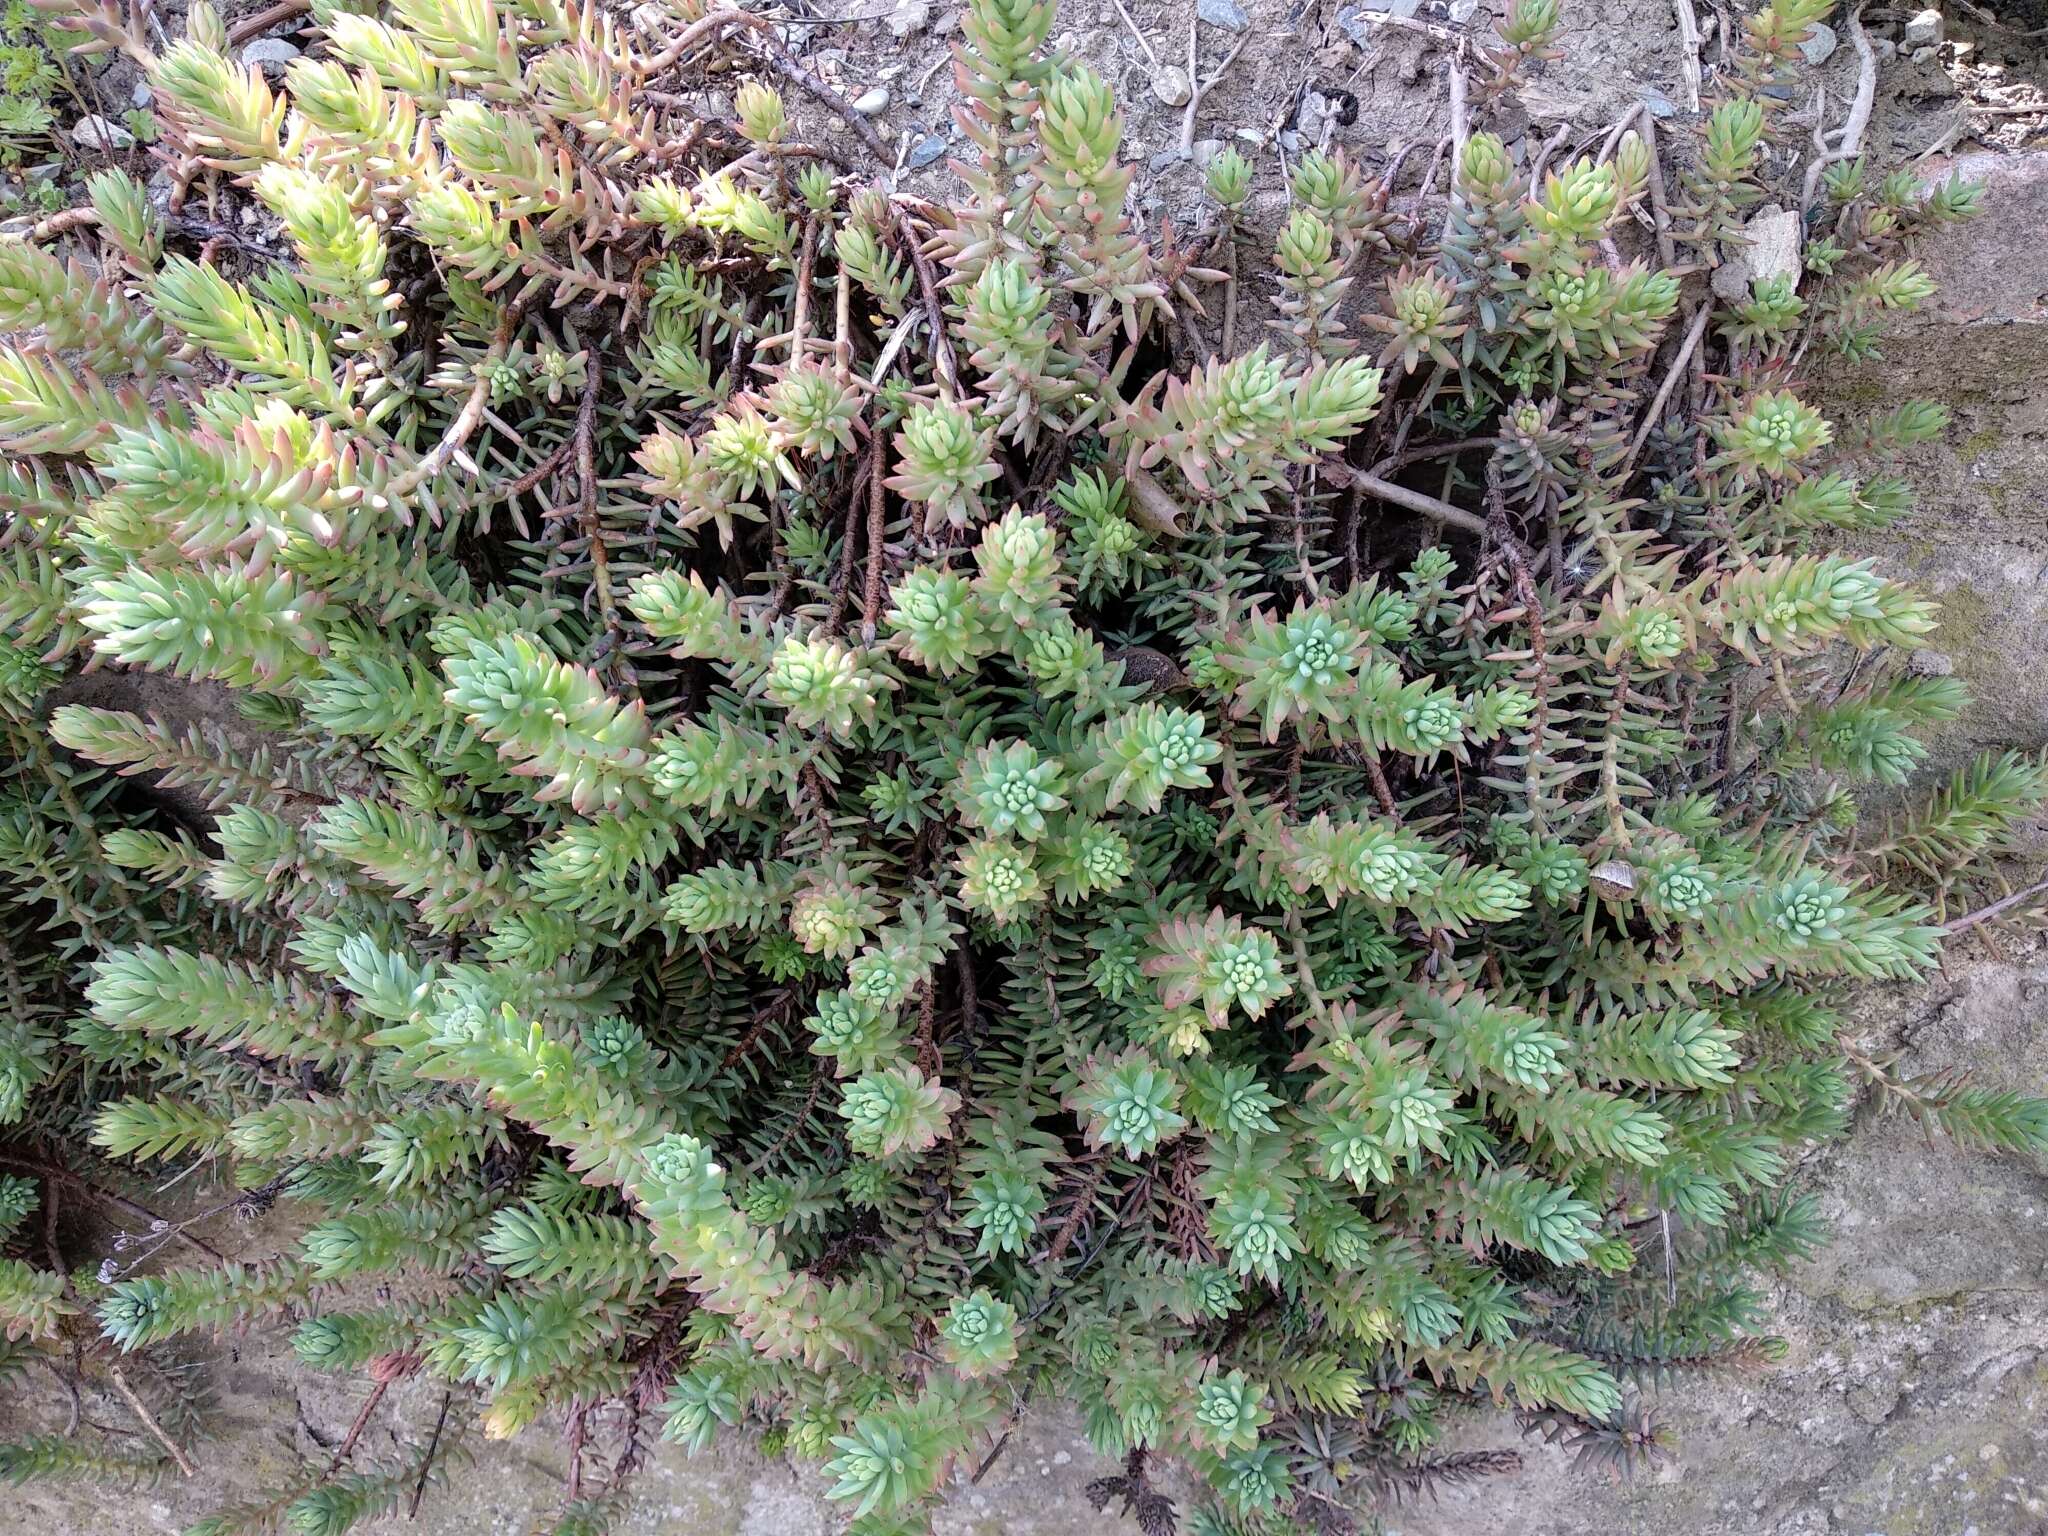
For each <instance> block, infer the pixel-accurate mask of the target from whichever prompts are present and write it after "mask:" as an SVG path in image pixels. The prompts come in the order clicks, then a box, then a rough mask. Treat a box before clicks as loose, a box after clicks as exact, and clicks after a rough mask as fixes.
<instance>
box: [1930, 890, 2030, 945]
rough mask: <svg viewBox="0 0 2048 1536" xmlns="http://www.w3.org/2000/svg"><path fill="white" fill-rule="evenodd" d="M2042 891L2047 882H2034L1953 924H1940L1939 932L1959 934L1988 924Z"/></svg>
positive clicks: (1969, 913) (1960, 918) (1964, 916)
mask: <svg viewBox="0 0 2048 1536" xmlns="http://www.w3.org/2000/svg"><path fill="white" fill-rule="evenodd" d="M2043 891H2048V880H2036V881H2035V882H2034V883H2033V884H2032V885H2030V886H2027V887H2026V888H2025V889H2023V890H2017V891H2014V892H2013V893H2012V894H2011V895H2010V896H2007V897H2005V898H2003V899H2002V900H1999V901H1994V902H1992V903H1991V905H1990V906H1988V907H1979V908H1978V909H1977V910H1976V911H1974V912H1968V913H1965V914H1964V915H1963V916H1961V917H1959V918H1957V919H1955V921H1953V922H1949V923H1944V924H1942V928H1941V931H1942V932H1943V933H1949V934H1955V933H1961V932H1963V931H1964V930H1965V929H1967V928H1974V927H1976V926H1977V925H1978V924H1979V923H1988V922H1990V921H1991V920H1992V919H1993V918H1994V917H1997V916H1999V915H2001V914H2002V913H2005V912H2009V911H2011V910H2012V909H2013V908H2014V907H2017V906H2019V905H2021V904H2022V903H2024V902H2028V901H2031V900H2033V898H2034V897H2036V896H2039V895H2040V894H2041V893H2042V892H2043Z"/></svg>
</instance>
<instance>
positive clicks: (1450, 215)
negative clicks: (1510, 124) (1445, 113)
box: [1443, 43, 1472, 240]
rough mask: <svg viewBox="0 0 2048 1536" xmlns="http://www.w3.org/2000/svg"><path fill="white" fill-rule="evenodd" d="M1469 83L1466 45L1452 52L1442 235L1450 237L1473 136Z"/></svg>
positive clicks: (1461, 45)
mask: <svg viewBox="0 0 2048 1536" xmlns="http://www.w3.org/2000/svg"><path fill="white" fill-rule="evenodd" d="M1469 89H1470V82H1469V81H1467V80H1466V78H1465V47H1464V44H1462V43H1461V44H1459V45H1458V47H1457V48H1456V49H1455V50H1453V51H1452V53H1451V196H1450V200H1449V204H1448V206H1446V207H1445V209H1444V232H1443V238H1444V239H1446V240H1448V239H1449V238H1450V236H1451V221H1452V220H1453V219H1454V218H1456V217H1457V212H1458V169H1459V167H1460V166H1462V165H1463V164H1464V163H1465V141H1466V140H1467V139H1469V138H1470V137H1471V136H1472V109H1471V107H1470V106H1469V105H1468V104H1467V102H1466V99H1465V98H1466V93H1467V92H1468V90H1469Z"/></svg>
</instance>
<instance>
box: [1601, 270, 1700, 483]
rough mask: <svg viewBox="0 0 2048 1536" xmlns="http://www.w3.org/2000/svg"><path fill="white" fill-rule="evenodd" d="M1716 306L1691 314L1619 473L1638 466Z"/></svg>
mask: <svg viewBox="0 0 2048 1536" xmlns="http://www.w3.org/2000/svg"><path fill="white" fill-rule="evenodd" d="M1713 314H1714V306H1713V305H1711V304H1701V305H1700V308H1699V313H1698V314H1696V315H1694V316H1693V317H1692V324H1691V326H1690V327H1688V328H1687V330H1686V333H1685V344H1684V345H1683V346H1681V347H1680V348H1679V349H1678V356H1676V357H1674V358H1673V359H1671V366H1670V368H1669V369H1667V370H1666V371H1665V374H1664V382H1663V383H1662V384H1659V385H1658V386H1657V393H1656V395H1655V397H1653V398H1652V399H1651V401H1650V408H1649V410H1647V411H1646V412H1644V413H1643V420H1642V424H1641V425H1640V426H1638V427H1637V428H1636V436H1635V441H1634V442H1632V443H1630V444H1629V445H1628V457H1627V458H1625V459H1623V460H1622V461H1621V469H1620V471H1619V474H1620V475H1626V474H1627V473H1628V472H1629V471H1630V470H1631V469H1633V468H1634V467H1635V462H1636V457H1637V455H1639V454H1640V453H1641V452H1642V451H1643V444H1645V443H1647V442H1648V441H1649V440H1650V432H1651V429H1652V428H1654V427H1655V426H1656V425H1657V418H1658V417H1659V416H1661V415H1663V414H1664V406H1665V404H1666V402H1668V401H1669V400H1670V399H1671V391H1672V390H1673V389H1675V388H1677V386H1678V378H1679V375H1680V374H1682V373H1684V372H1685V365H1686V364H1687V363H1689V362H1691V361H1692V354H1693V351H1694V349H1696V348H1697V347H1698V346H1699V344H1700V338H1701V337H1702V336H1704V335H1706V333H1707V322H1708V321H1709V320H1710V319H1712V318H1713Z"/></svg>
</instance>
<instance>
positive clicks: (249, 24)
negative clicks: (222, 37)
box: [228, 0, 313, 48]
mask: <svg viewBox="0 0 2048 1536" xmlns="http://www.w3.org/2000/svg"><path fill="white" fill-rule="evenodd" d="M311 9H313V6H312V0H277V4H275V5H266V6H265V7H263V9H262V10H260V11H252V12H251V13H250V14H249V15H247V16H244V17H243V18H242V19H241V20H240V21H238V22H236V23H235V24H234V25H233V26H232V27H229V28H228V46H229V47H230V48H239V47H241V45H242V44H244V43H246V42H250V41H252V40H253V39H255V38H259V37H261V36H262V35H263V34H264V33H266V32H268V31H269V30H270V29H271V28H272V27H274V26H276V25H277V24H278V23H279V22H281V21H290V20H291V19H292V18H293V17H294V16H300V15H303V14H304V13H305V12H307V11H310V10H311Z"/></svg>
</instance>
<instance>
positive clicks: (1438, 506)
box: [1323, 460, 1486, 534]
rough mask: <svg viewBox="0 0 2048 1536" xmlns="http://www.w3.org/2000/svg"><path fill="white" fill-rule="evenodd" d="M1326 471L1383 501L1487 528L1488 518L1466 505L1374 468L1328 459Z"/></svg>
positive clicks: (1474, 529) (1450, 523)
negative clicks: (1456, 504)
mask: <svg viewBox="0 0 2048 1536" xmlns="http://www.w3.org/2000/svg"><path fill="white" fill-rule="evenodd" d="M1323 471H1324V473H1326V474H1327V475H1328V476H1329V477H1330V478H1331V479H1332V480H1334V481H1336V482H1337V483H1338V484H1339V485H1351V486H1356V487H1357V488H1358V489H1359V490H1361V491H1363V492H1365V493H1366V495H1368V496H1376V497H1378V498H1379V499H1380V500H1381V501H1391V502H1392V503H1393V504H1394V505H1395V506H1397V507H1406V508H1407V509H1408V510H1409V511H1410V512H1420V513H1421V514H1422V515H1423V516H1424V517H1433V518H1435V519H1436V520H1437V521H1438V522H1440V523H1443V524H1444V525H1446V526H1447V527H1451V528H1457V529H1461V530H1463V531H1464V532H1466V533H1477V534H1483V533H1485V532H1486V519H1485V518H1483V517H1480V516H1479V515H1478V514H1477V513H1473V512H1467V511H1466V510H1465V509H1464V508H1463V507H1454V506H1452V505H1451V504H1450V503H1449V502H1448V501H1440V500H1438V499H1437V498H1436V497H1434V496H1429V495H1425V494H1424V493H1423V492H1421V491H1411V490H1409V489H1408V487H1407V486H1405V485H1397V484H1395V483H1394V482H1393V481H1392V480H1382V479H1381V478H1380V477H1379V476H1378V475H1376V474H1374V473H1372V471H1370V470H1365V469H1355V468H1353V467H1352V466H1351V465H1349V464H1343V463H1337V462H1332V461H1328V460H1326V461H1324V464H1323Z"/></svg>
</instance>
